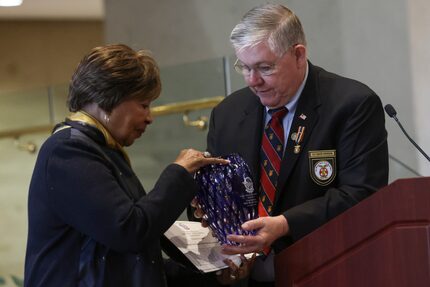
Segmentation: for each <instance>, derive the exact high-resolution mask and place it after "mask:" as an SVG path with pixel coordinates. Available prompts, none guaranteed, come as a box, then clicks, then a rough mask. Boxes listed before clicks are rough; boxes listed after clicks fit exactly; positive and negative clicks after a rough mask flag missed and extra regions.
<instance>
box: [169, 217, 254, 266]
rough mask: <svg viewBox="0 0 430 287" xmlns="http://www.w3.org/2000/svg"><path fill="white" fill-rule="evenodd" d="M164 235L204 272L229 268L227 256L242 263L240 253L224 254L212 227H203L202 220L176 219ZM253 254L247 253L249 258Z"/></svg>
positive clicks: (236, 262) (237, 263) (238, 263)
mask: <svg viewBox="0 0 430 287" xmlns="http://www.w3.org/2000/svg"><path fill="white" fill-rule="evenodd" d="M164 235H166V237H167V238H168V239H169V240H170V241H171V242H172V243H173V244H174V245H175V246H176V247H177V248H178V249H179V250H180V251H181V252H182V253H184V255H185V256H186V257H187V258H188V259H189V260H190V261H191V262H192V263H193V264H194V265H195V266H196V267H197V269H199V270H200V271H202V272H204V273H207V272H212V271H217V270H220V269H223V268H227V267H228V266H227V265H226V264H225V263H224V262H223V260H224V259H226V258H229V259H230V260H232V261H233V262H234V263H235V264H236V265H238V266H239V265H240V263H241V259H240V256H239V255H225V254H222V253H221V245H220V244H219V243H218V241H217V239H216V238H215V237H213V236H212V233H211V231H210V229H209V228H206V227H202V226H201V223H200V222H194V221H175V223H174V224H173V225H172V226H171V227H170V228H169V229H168V230H167V231H166V233H165V234H164ZM251 256H252V253H251V254H246V255H245V257H247V258H250V257H251Z"/></svg>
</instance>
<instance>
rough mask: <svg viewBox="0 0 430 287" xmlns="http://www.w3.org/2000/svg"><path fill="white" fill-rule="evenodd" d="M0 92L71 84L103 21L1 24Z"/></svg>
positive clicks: (97, 42) (100, 36)
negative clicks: (74, 72)
mask: <svg viewBox="0 0 430 287" xmlns="http://www.w3.org/2000/svg"><path fill="white" fill-rule="evenodd" d="M0 39H1V45H0V92H2V91H8V90H21V89H23V88H25V89H27V88H34V87H45V86H49V85H56V84H63V83H67V82H68V81H69V79H70V76H71V74H72V73H73V70H74V68H75V67H76V65H77V63H78V61H79V60H80V58H82V56H83V55H84V54H85V53H87V52H88V51H89V50H90V49H91V48H92V47H94V46H97V45H101V44H103V41H104V40H103V39H104V36H103V21H100V20H88V21H60V20H58V21H36V20H35V21H0Z"/></svg>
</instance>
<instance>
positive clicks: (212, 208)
mask: <svg viewBox="0 0 430 287" xmlns="http://www.w3.org/2000/svg"><path fill="white" fill-rule="evenodd" d="M224 158H225V159H227V160H229V161H230V164H227V165H221V164H217V165H215V164H214V165H207V166H205V167H203V168H201V169H200V170H198V171H197V172H196V174H195V179H196V181H197V184H198V185H199V191H198V193H197V199H198V202H199V205H200V207H201V209H202V210H203V212H204V213H205V217H204V219H205V220H206V221H207V222H208V224H209V227H210V228H211V230H212V231H213V233H214V235H215V237H216V238H217V239H218V241H219V242H220V243H221V244H229V245H237V243H235V242H231V241H229V240H227V235H228V234H238V235H255V231H245V230H243V229H242V228H241V225H242V224H243V223H244V222H246V221H248V220H251V219H255V218H257V217H258V195H257V192H256V190H255V188H254V184H253V181H252V178H251V172H250V169H249V167H248V165H247V164H246V162H245V161H244V160H243V158H242V157H241V156H239V155H238V154H231V155H228V156H227V157H224Z"/></svg>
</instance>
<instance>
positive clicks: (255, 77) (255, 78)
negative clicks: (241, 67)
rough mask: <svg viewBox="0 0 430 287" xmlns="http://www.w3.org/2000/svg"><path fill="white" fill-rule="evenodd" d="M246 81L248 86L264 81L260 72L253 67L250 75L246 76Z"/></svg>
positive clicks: (257, 84)
mask: <svg viewBox="0 0 430 287" xmlns="http://www.w3.org/2000/svg"><path fill="white" fill-rule="evenodd" d="M246 82H247V84H248V86H250V87H255V86H259V85H261V84H262V83H263V78H262V77H261V75H260V73H259V72H257V71H255V70H254V69H252V70H251V71H249V75H248V76H247V77H246Z"/></svg>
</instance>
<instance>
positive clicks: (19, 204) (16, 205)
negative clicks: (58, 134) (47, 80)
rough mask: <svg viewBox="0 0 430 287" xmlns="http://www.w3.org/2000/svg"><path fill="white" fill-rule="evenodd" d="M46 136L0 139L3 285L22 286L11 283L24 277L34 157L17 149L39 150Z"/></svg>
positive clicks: (32, 154)
mask: <svg viewBox="0 0 430 287" xmlns="http://www.w3.org/2000/svg"><path fill="white" fill-rule="evenodd" d="M45 105H46V103H45ZM27 124H28V123H27ZM47 136H48V134H31V135H25V136H22V137H21V138H20V139H19V142H16V141H15V140H14V139H10V138H3V139H0V218H1V220H0V232H1V236H0V278H3V280H4V282H5V284H6V285H5V286H22V285H17V284H15V283H14V282H15V280H16V282H19V281H20V280H22V278H23V274H24V257H25V249H26V241H27V196H28V185H29V183H30V179H31V175H32V172H33V167H34V164H35V162H36V156H37V153H29V152H26V151H25V150H21V149H20V148H19V147H23V146H24V145H25V144H28V143H32V144H36V145H37V146H38V147H40V145H41V144H42V142H43V141H45V139H46V138H47ZM0 285H1V284H0Z"/></svg>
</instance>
